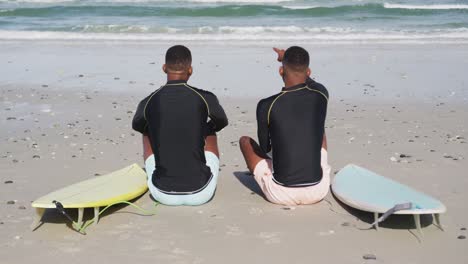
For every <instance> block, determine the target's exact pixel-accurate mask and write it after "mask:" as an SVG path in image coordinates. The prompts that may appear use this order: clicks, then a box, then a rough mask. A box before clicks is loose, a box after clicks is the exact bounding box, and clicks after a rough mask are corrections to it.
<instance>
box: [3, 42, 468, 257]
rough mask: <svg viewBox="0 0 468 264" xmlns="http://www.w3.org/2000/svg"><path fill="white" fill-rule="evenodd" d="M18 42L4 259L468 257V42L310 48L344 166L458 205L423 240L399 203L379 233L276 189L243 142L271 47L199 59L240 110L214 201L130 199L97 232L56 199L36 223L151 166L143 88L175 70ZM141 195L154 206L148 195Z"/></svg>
mask: <svg viewBox="0 0 468 264" xmlns="http://www.w3.org/2000/svg"><path fill="white" fill-rule="evenodd" d="M3 44H5V45H4V46H2V51H0V69H1V71H2V77H1V79H0V109H1V111H0V125H1V127H2V129H1V130H0V142H1V148H0V172H1V174H0V263H30V262H33V261H34V262H37V261H40V262H53V261H57V262H63V263H83V262H89V263H97V262H98V261H103V262H104V263H108V262H113V263H128V262H130V261H132V262H134V263H143V262H149V261H153V262H156V263H267V262H270V263H314V262H326V263H441V262H447V263H467V262H468V253H467V252H466V246H467V240H466V239H461V238H462V236H466V235H468V232H467V231H466V230H464V229H465V228H466V227H467V225H468V214H467V210H466V209H467V206H466V202H465V201H466V200H467V198H468V194H467V192H466V189H467V187H468V178H467V177H466V175H467V174H466V169H467V168H468V166H467V165H468V161H467V158H468V148H467V142H468V133H467V129H468V121H467V118H466V116H468V103H467V99H466V98H467V88H466V82H467V81H468V79H467V77H466V75H465V71H466V70H465V69H466V66H468V51H467V50H466V47H462V46H455V45H451V46H450V45H448V46H430V45H420V46H419V45H414V46H403V45H396V46H370V45H368V46H366V45H365V46H346V45H343V46H340V45H337V46H332V47H330V48H326V47H315V46H311V47H307V48H308V49H309V51H311V53H312V57H313V58H315V60H314V59H313V62H312V68H313V71H314V75H315V76H316V77H317V80H318V81H319V82H322V83H323V84H325V85H326V86H327V87H328V88H329V90H330V94H331V97H332V100H331V101H330V104H329V113H328V117H327V128H326V131H327V135H328V140H329V153H330V154H329V160H330V163H331V166H332V168H333V169H332V171H333V172H336V171H337V170H339V169H340V168H342V167H343V166H344V165H346V164H347V163H351V162H352V163H356V164H359V165H362V166H364V167H367V168H369V169H371V170H374V171H376V172H378V173H381V174H383V175H386V176H388V177H390V178H392V179H396V180H398V181H401V182H403V183H405V184H408V185H410V186H412V187H414V188H416V189H419V190H421V191H423V192H425V193H427V194H430V195H432V196H434V197H436V198H439V199H440V200H441V201H443V202H444V203H445V204H446V206H447V208H448V212H447V213H446V214H445V215H443V216H442V222H443V224H444V227H445V232H442V231H440V230H439V229H438V228H437V227H435V226H434V225H430V220H431V219H430V218H424V223H425V224H424V226H425V227H424V229H423V231H424V238H423V241H422V243H420V242H419V241H418V239H417V238H416V236H415V234H416V232H415V231H414V229H413V228H414V226H413V221H412V218H411V217H407V216H393V217H391V218H390V219H389V220H387V222H385V223H384V224H383V227H385V228H382V229H380V231H378V232H377V231H375V230H368V231H362V230H359V228H362V227H367V226H368V223H369V222H370V221H371V218H372V216H371V215H370V214H367V213H362V212H358V211H355V210H351V209H349V208H347V207H343V206H342V205H340V204H338V203H337V202H336V200H335V199H334V198H333V197H332V195H331V194H329V195H328V196H327V197H326V200H325V201H323V202H321V203H319V204H317V205H311V206H298V207H285V206H279V205H273V204H270V203H268V202H266V201H265V200H264V198H263V197H262V195H261V193H260V192H259V188H258V186H257V185H256V184H255V182H254V181H253V180H252V178H251V176H249V175H248V173H247V172H246V167H245V164H244V162H243V160H242V156H241V154H240V151H239V149H238V148H239V147H238V144H237V140H238V138H239V137H240V136H241V135H250V136H255V133H256V124H255V106H256V102H257V101H258V99H260V98H261V97H264V96H267V95H269V94H273V93H275V92H277V91H278V90H279V89H280V88H281V82H280V79H279V77H278V76H277V75H276V69H277V66H278V65H277V64H276V63H275V61H274V55H273V54H271V52H270V50H269V49H268V47H250V48H247V47H229V49H227V50H228V51H229V52H226V48H225V47H221V46H213V47H201V46H196V47H193V50H194V54H195V55H194V56H199V58H204V60H203V61H200V60H196V59H195V60H194V64H195V66H196V70H197V71H196V73H195V75H194V78H193V80H192V81H191V84H193V85H195V86H198V87H200V88H204V89H207V90H211V91H213V92H215V93H217V94H218V95H219V97H220V101H221V103H222V104H223V106H224V107H225V108H226V112H227V114H228V117H229V118H230V126H229V127H227V128H226V129H225V130H223V131H222V132H221V133H220V134H219V142H220V150H221V153H222V154H221V169H222V170H221V173H220V180H219V184H218V189H217V193H216V195H215V198H214V199H213V200H212V201H211V202H210V203H208V204H206V205H203V206H199V207H166V206H157V207H156V210H157V212H158V214H157V215H156V216H151V217H147V216H140V215H136V214H135V210H134V209H132V208H130V207H117V208H116V209H115V210H114V211H112V212H111V213H109V214H105V216H104V217H103V218H102V219H101V221H100V223H99V225H97V226H95V227H91V228H89V230H88V235H86V236H83V235H80V234H78V233H76V232H73V231H72V230H71V229H70V228H69V227H67V226H66V224H65V223H66V221H65V219H64V218H63V217H62V216H61V215H59V214H58V213H57V212H54V211H49V212H47V214H46V216H45V218H44V220H45V221H46V223H45V224H44V225H43V226H41V227H40V228H39V229H37V230H36V231H35V232H31V231H30V230H29V225H30V223H31V222H32V216H33V209H32V208H31V207H30V202H31V201H32V200H34V199H35V198H37V197H39V196H41V195H43V194H46V193H48V192H50V191H52V190H54V189H57V188H60V187H63V186H66V185H69V184H71V183H74V182H77V181H81V180H83V179H86V178H89V177H98V175H101V174H104V173H107V172H111V171H113V170H116V169H118V168H121V167H124V166H126V165H128V164H130V163H133V162H137V163H139V164H141V165H142V159H141V155H142V154H141V153H142V151H141V145H140V142H141V137H140V135H139V134H138V133H136V132H134V131H132V130H131V118H132V117H133V111H134V110H135V107H136V105H137V103H138V101H139V100H140V99H141V98H142V97H143V96H144V95H146V94H148V93H149V92H151V91H152V90H153V89H155V88H156V87H157V86H158V85H160V84H161V83H162V82H163V80H164V76H163V75H162V74H161V73H160V72H159V68H160V62H161V58H162V57H161V54H163V53H164V51H165V48H166V46H156V47H151V46H150V45H147V46H144V47H143V48H141V49H134V47H135V45H134V44H108V46H106V45H102V44H99V45H98V44H82V45H71V44H70V45H69V46H65V47H63V46H61V44H54V43H52V44H50V43H49V44H47V45H46V44H32V43H2V45H3ZM3 47H5V48H3ZM96 50H97V51H96ZM312 50H315V52H312ZM319 50H320V51H321V52H318V51H319ZM101 51H102V53H101ZM322 51H323V52H322ZM145 54H146V55H145ZM314 54H315V57H314ZM150 55H151V56H150ZM241 55H242V56H244V57H242V56H241ZM245 57H246V58H250V59H249V60H245ZM211 61H215V62H211ZM219 61H221V63H219ZM86 62H87V63H88V64H86ZM153 62H154V64H153ZM242 62H245V64H242ZM41 66H42V67H41ZM252 73H255V75H254V74H252ZM341 73H343V74H341ZM209 74H212V75H211V76H212V78H211V79H210V80H207V79H206V78H205V77H206V76H208V75H209ZM204 78H205V79H204ZM228 78H231V79H228ZM126 87H127V88H126ZM135 203H136V204H138V205H140V206H142V207H144V208H146V209H154V203H153V201H152V200H151V199H150V198H149V195H148V193H146V194H145V195H143V196H142V197H140V198H139V199H137V200H136V201H135ZM71 213H74V212H71ZM86 216H87V217H88V218H91V217H92V212H91V210H90V211H89V212H87V214H86ZM366 254H370V257H371V258H372V257H375V258H376V259H369V260H365V259H364V258H363V256H364V255H366Z"/></svg>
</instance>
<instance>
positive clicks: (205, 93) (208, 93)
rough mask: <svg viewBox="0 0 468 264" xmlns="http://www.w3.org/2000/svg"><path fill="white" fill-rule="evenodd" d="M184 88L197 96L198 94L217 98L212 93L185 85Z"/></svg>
mask: <svg viewBox="0 0 468 264" xmlns="http://www.w3.org/2000/svg"><path fill="white" fill-rule="evenodd" d="M186 86H187V87H189V88H190V89H192V90H194V91H195V92H197V93H198V94H200V95H201V96H203V97H211V98H213V97H214V98H217V97H216V95H215V94H214V93H213V92H210V91H207V90H203V89H200V88H197V87H195V86H192V85H189V84H186Z"/></svg>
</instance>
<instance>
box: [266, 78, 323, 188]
mask: <svg viewBox="0 0 468 264" xmlns="http://www.w3.org/2000/svg"><path fill="white" fill-rule="evenodd" d="M327 102H328V92H327V90H326V89H325V87H323V85H321V84H319V83H316V82H314V81H313V80H311V79H309V80H308V81H307V85H306V84H299V85H296V86H293V87H288V88H284V89H283V91H282V92H281V93H279V94H276V95H274V96H271V97H269V98H266V99H263V100H261V101H260V102H259V104H258V106H257V120H258V137H259V144H260V147H261V149H262V151H264V152H269V151H270V150H271V149H272V150H273V166H274V180H275V181H276V183H278V184H280V185H285V186H310V185H314V184H317V183H318V182H320V180H321V179H322V168H321V155H320V153H321V148H322V140H323V135H324V124H325V117H326V113H327ZM270 141H271V145H270Z"/></svg>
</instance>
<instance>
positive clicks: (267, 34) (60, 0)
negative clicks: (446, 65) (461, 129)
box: [0, 0, 468, 43]
mask: <svg viewBox="0 0 468 264" xmlns="http://www.w3.org/2000/svg"><path fill="white" fill-rule="evenodd" d="M0 40H138V41H140V40H142V41H143V40H148V41H202V42H223V43H224V42H229V43H231V42H240V43H244V42H245V43H252V42H255V43H256V42H271V41H296V42H301V41H302V42H318V43H321V42H325V43H328V42H337V43H347V42H392V43H393V42H394V43H407V42H418V43H433V42H448V43H468V0H385V1H381V0H335V1H330V0H240V1H234V0H232V1H230V0H178V1H169V0H0Z"/></svg>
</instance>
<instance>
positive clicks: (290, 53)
mask: <svg viewBox="0 0 468 264" xmlns="http://www.w3.org/2000/svg"><path fill="white" fill-rule="evenodd" d="M283 65H284V66H286V67H287V68H289V69H291V70H293V71H295V72H302V71H305V70H307V68H308V67H309V53H308V52H307V50H305V49H303V48H301V47H298V46H292V47H290V48H288V49H287V50H286V51H285V52H284V57H283Z"/></svg>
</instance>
